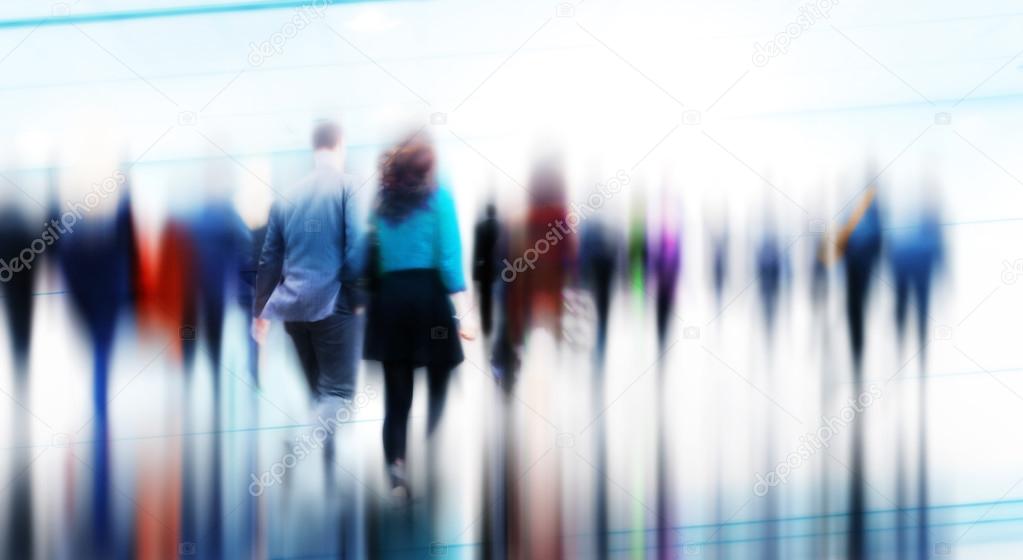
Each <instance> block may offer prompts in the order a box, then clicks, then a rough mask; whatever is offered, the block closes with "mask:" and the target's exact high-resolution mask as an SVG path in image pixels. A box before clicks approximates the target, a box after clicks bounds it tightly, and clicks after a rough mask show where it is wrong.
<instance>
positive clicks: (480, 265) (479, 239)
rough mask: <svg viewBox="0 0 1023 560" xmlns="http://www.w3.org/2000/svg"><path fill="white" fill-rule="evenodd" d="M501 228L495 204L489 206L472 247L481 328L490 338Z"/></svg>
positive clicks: (478, 225) (480, 222)
mask: <svg viewBox="0 0 1023 560" xmlns="http://www.w3.org/2000/svg"><path fill="white" fill-rule="evenodd" d="M499 233H500V227H499V225H498V222H497V209H496V208H495V207H494V203H493V202H490V203H488V204H487V209H486V214H485V215H484V217H483V219H481V220H480V221H479V222H477V224H476V232H475V236H474V238H473V246H472V281H473V282H475V283H476V290H477V291H478V293H479V295H480V302H479V305H480V328H481V329H482V331H483V336H484V337H489V336H490V332H491V327H492V326H493V322H494V321H493V316H494V279H495V278H497V258H496V251H497V237H498V234H499Z"/></svg>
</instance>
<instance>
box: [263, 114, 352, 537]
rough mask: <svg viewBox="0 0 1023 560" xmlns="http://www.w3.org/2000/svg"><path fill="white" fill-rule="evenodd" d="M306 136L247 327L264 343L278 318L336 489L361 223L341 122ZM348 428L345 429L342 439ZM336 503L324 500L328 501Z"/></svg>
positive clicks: (274, 217) (266, 247)
mask: <svg viewBox="0 0 1023 560" xmlns="http://www.w3.org/2000/svg"><path fill="white" fill-rule="evenodd" d="M312 140H313V149H314V153H313V158H314V168H313V171H312V172H311V173H309V174H308V175H307V176H306V177H305V178H304V179H302V180H301V181H299V182H298V183H297V184H296V185H294V186H293V187H292V188H291V189H289V190H288V191H287V196H282V197H281V199H279V200H277V201H275V202H274V204H273V206H272V207H271V209H270V216H269V220H268V222H267V226H266V234H265V240H264V242H263V248H262V252H261V253H260V257H259V265H258V271H257V274H256V279H255V290H254V301H253V315H254V317H255V318H254V319H253V321H252V335H253V338H254V339H255V340H257V341H258V342H260V343H262V342H263V341H264V340H265V338H266V334H267V331H268V329H269V322H270V321H271V320H281V321H283V322H284V330H285V331H286V332H287V333H288V335H289V336H290V337H291V340H292V342H293V343H294V346H295V350H296V352H297V353H298V358H299V362H300V364H301V367H302V371H303V373H304V376H305V380H306V384H307V387H308V389H309V393H310V397H311V401H312V411H311V412H312V418H311V419H310V422H311V423H319V424H320V425H322V424H324V423H326V424H327V425H329V426H330V428H326V427H324V428H323V429H326V430H327V436H328V437H327V438H326V441H324V442H323V448H324V454H323V461H324V462H323V464H324V469H325V471H324V475H325V480H324V483H325V485H326V491H327V492H328V493H332V492H333V490H334V477H333V469H334V466H335V463H336V461H335V459H334V455H335V446H336V443H335V439H336V438H335V435H336V432H337V429H338V426H339V425H340V424H341V418H342V417H344V416H345V415H346V414H349V413H350V412H346V411H350V410H352V409H353V402H354V397H355V389H356V384H357V375H358V367H359V349H360V347H361V336H362V315H361V312H360V311H361V310H360V309H359V307H360V304H361V298H360V291H359V288H358V287H357V280H358V277H359V274H360V272H361V268H362V266H361V262H360V257H359V256H358V255H359V249H358V247H359V245H360V243H361V241H360V236H361V227H360V220H359V218H358V212H357V209H356V199H355V189H354V187H353V185H352V181H351V179H350V178H349V177H348V176H347V175H346V174H345V173H344V172H343V169H344V167H343V166H344V156H345V149H344V148H345V144H344V140H343V137H342V133H341V128H340V127H339V126H338V125H337V124H335V123H333V122H329V121H328V122H322V123H320V124H318V125H317V126H316V128H315V130H314V131H313V138H312ZM349 435H350V434H347V430H344V433H343V434H342V435H341V438H342V440H343V441H347V440H348V436H349ZM307 437H308V436H307ZM287 446H288V444H286V447H287ZM288 448H290V447H288ZM350 466H351V467H352V468H356V467H355V466H354V465H350ZM342 468H347V467H342ZM352 491H353V492H355V493H356V494H354V496H355V497H352V499H346V500H342V502H343V503H345V504H346V505H347V506H348V507H349V508H353V507H354V502H356V501H357V493H358V491H359V490H358V489H357V488H354V489H352ZM338 503H339V502H337V501H336V500H333V499H331V500H328V504H329V505H330V507H332V508H333V507H334V506H335V505H337V504H338ZM338 514H339V515H341V516H342V518H343V519H342V521H341V525H342V526H343V527H344V531H343V532H342V535H341V537H340V539H341V546H342V547H343V549H344V550H345V552H346V554H350V555H358V550H359V544H358V543H359V542H360V539H359V538H358V537H357V536H356V534H355V533H356V532H357V531H355V530H354V529H353V527H355V526H356V525H357V524H358V516H357V515H356V514H355V512H354V511H353V510H352V509H347V510H341V511H339V512H338ZM330 523H333V521H330ZM350 537H351V538H350Z"/></svg>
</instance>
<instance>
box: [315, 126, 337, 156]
mask: <svg viewBox="0 0 1023 560" xmlns="http://www.w3.org/2000/svg"><path fill="white" fill-rule="evenodd" d="M340 141H341V127H340V126H338V124H337V123H336V122H333V121H320V122H319V123H318V124H317V125H316V128H315V129H313V149H314V150H319V149H320V148H326V149H328V150H333V149H334V148H336V147H337V144H338V142H340Z"/></svg>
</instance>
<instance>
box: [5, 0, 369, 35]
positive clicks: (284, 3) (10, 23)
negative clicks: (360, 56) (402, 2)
mask: <svg viewBox="0 0 1023 560" xmlns="http://www.w3.org/2000/svg"><path fill="white" fill-rule="evenodd" d="M382 1H385V0H274V1H268V2H243V3H239V4H213V5H209V6H174V7H170V8H157V9H153V10H132V11H123V12H97V13H91V14H68V15H51V16H46V17H34V18H23V19H8V20H0V29H13V28H18V27H46V26H59V25H75V24H90V23H105V22H110V21H125V20H133V19H150V18H163V17H181V16H197V15H208V14H225V13H235V12H255V11H262V10H285V9H290V8H301V7H303V6H308V7H312V6H323V5H334V4H359V3H366V2H382Z"/></svg>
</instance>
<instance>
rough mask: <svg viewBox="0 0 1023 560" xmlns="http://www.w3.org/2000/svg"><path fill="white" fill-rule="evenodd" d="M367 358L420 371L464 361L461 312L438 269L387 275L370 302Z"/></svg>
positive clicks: (365, 348) (367, 327) (367, 320)
mask: <svg viewBox="0 0 1023 560" xmlns="http://www.w3.org/2000/svg"><path fill="white" fill-rule="evenodd" d="M366 314H367V317H366V337H365V345H364V347H363V350H364V351H363V357H364V358H365V359H367V360H378V361H381V362H405V363H409V364H411V365H412V366H414V367H421V366H425V365H428V364H449V365H452V366H454V365H457V364H459V363H461V362H462V360H463V359H464V356H463V355H462V344H461V342H460V341H459V339H458V325H457V324H456V322H455V317H454V315H455V310H454V307H453V306H452V305H451V298H450V297H449V296H448V293H447V290H446V289H445V288H444V283H443V282H442V281H441V278H440V274H438V272H437V271H436V270H435V269H432V268H414V269H408V270H396V271H393V272H388V273H385V274H384V275H383V276H382V277H381V278H380V280H379V283H378V286H377V288H376V290H375V291H374V293H373V294H371V295H370V298H369V307H368V309H367V311H366Z"/></svg>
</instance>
